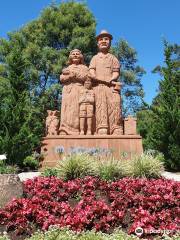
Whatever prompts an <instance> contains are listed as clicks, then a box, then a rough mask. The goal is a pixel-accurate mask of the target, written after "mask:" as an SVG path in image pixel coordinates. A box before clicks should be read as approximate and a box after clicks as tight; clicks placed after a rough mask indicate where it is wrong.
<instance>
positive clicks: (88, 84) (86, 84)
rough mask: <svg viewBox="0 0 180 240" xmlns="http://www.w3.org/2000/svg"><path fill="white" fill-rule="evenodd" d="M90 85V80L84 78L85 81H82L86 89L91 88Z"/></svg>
mask: <svg viewBox="0 0 180 240" xmlns="http://www.w3.org/2000/svg"><path fill="white" fill-rule="evenodd" d="M91 86H92V83H91V80H86V81H85V82H84V87H85V88H86V89H91Z"/></svg>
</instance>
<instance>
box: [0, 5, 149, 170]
mask: <svg viewBox="0 0 180 240" xmlns="http://www.w3.org/2000/svg"><path fill="white" fill-rule="evenodd" d="M95 27H96V21H95V18H94V16H93V14H92V13H91V12H90V11H89V10H88V9H87V6H86V5H85V4H82V3H78V2H73V1H71V2H66V3H61V4H60V5H56V4H52V5H51V6H49V7H47V8H46V9H44V11H43V12H42V14H41V16H40V17H39V18H38V19H36V20H34V21H31V22H29V23H28V24H26V25H25V26H24V27H22V28H21V29H19V30H18V31H16V32H12V33H9V34H8V39H0V118H1V122H0V152H1V153H5V152H6V153H7V154H8V161H9V162H10V163H18V164H19V165H21V164H22V162H23V159H24V158H25V157H26V156H28V155H30V154H31V153H32V151H33V150H37V149H38V148H39V146H40V141H41V137H42V136H43V133H44V129H45V128H44V122H45V117H46V111H47V109H58V110H59V109H60V104H61V99H60V98H61V85H60V84H59V75H60V72H61V71H62V68H63V67H64V66H65V65H66V61H67V58H68V55H69V52H70V50H72V49H74V48H79V49H80V50H81V51H82V52H83V54H84V56H85V62H86V63H87V64H88V63H89V61H90V59H91V57H92V55H94V54H95V53H96V40H95ZM114 51H116V54H117V56H118V59H119V60H120V61H121V62H122V75H121V76H122V81H123V83H124V89H123V99H124V103H125V108H124V112H125V113H132V112H133V113H134V112H135V111H136V110H137V109H138V108H139V106H140V105H141V102H142V97H143V90H142V85H141V83H140V79H141V76H142V74H143V73H144V70H143V69H142V68H140V67H139V66H137V53H136V51H135V50H134V49H132V48H131V47H129V45H128V43H127V42H126V41H124V40H122V41H120V42H119V44H118V45H117V46H116V47H115V48H114ZM125 99H128V100H127V101H126V100H125ZM130 104H135V106H134V107H133V108H132V107H131V106H130Z"/></svg>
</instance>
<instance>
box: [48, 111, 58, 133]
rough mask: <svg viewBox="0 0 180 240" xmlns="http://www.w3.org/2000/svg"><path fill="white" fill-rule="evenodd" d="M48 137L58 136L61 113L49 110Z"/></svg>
mask: <svg viewBox="0 0 180 240" xmlns="http://www.w3.org/2000/svg"><path fill="white" fill-rule="evenodd" d="M47 113H48V116H47V118H46V135H49V136H50V135H57V134H58V127H59V111H51V110H47Z"/></svg>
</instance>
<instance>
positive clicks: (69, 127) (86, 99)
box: [41, 31, 143, 169]
mask: <svg viewBox="0 0 180 240" xmlns="http://www.w3.org/2000/svg"><path fill="white" fill-rule="evenodd" d="M96 39H97V46H98V49H99V52H98V53H97V55H95V56H94V57H93V58H92V60H91V62H90V66H89V68H88V67H86V66H85V65H84V58H83V55H82V53H81V51H80V50H78V49H74V50H72V51H71V52H70V54H69V60H68V67H66V68H64V69H63V71H62V73H61V75H60V82H61V84H62V85H63V90H62V104H61V115H60V127H59V131H58V135H59V136H47V137H45V138H43V141H42V147H41V150H42V154H44V160H43V162H42V165H41V167H42V169H44V168H45V167H53V166H56V165H57V162H58V161H59V153H58V152H56V149H57V148H59V147H60V148H61V149H64V151H65V152H66V153H68V152H69V150H70V149H71V148H72V147H77V148H79V147H82V148H107V149H113V152H112V154H113V156H114V157H115V158H119V156H120V154H123V153H127V158H129V159H130V158H131V156H132V155H133V154H137V155H139V154H142V152H143V148H142V138H141V136H140V135H138V134H137V133H136V119H134V118H132V117H128V118H125V119H122V113H121V111H122V107H121V96H120V93H121V87H122V84H121V83H120V82H119V81H118V79H119V76H120V64H119V61H118V59H117V58H116V57H115V56H114V55H112V54H110V53H109V48H110V45H111V40H112V35H111V34H109V33H108V32H107V31H101V33H100V34H99V35H98V36H97V37H96ZM48 128H50V127H49V125H48ZM49 134H51V131H50V132H49Z"/></svg>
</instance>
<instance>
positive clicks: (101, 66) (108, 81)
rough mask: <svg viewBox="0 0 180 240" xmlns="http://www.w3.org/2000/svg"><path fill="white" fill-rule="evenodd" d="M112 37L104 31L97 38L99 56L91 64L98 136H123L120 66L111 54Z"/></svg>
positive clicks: (90, 70)
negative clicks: (119, 80)
mask: <svg viewBox="0 0 180 240" xmlns="http://www.w3.org/2000/svg"><path fill="white" fill-rule="evenodd" d="M111 39H112V36H111V34H109V33H108V32H106V31H102V32H101V33H100V34H99V35H98V36H97V46H98V50H99V52H98V54H97V55H95V56H94V57H93V58H92V59H91V62H90V65H89V72H90V75H89V76H90V77H91V78H92V79H93V82H94V92H95V109H96V110H95V125H96V134H100V135H106V134H108V135H112V134H114V135H120V134H123V126H122V113H121V112H122V107H121V96H120V87H121V85H120V84H118V82H117V81H118V78H119V75H120V64H119V61H118V59H117V58H116V57H115V56H114V55H112V54H110V53H109V49H110V45H111Z"/></svg>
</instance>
